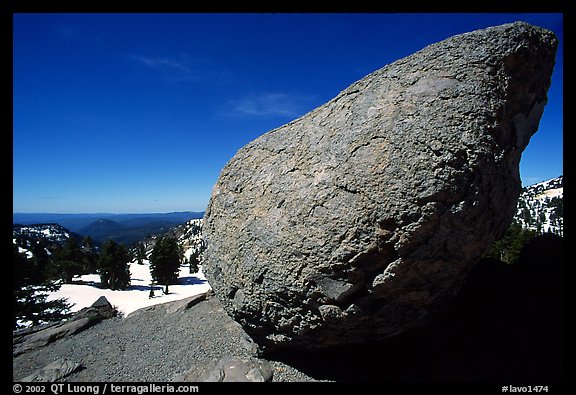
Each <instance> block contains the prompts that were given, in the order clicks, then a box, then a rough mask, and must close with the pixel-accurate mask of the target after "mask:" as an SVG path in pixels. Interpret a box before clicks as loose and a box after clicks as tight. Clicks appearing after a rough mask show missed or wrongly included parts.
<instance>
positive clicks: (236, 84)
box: [13, 14, 563, 213]
mask: <svg viewBox="0 0 576 395" xmlns="http://www.w3.org/2000/svg"><path fill="white" fill-rule="evenodd" d="M516 20H523V21H526V22H529V23H533V24H535V25H539V26H542V27H545V28H548V29H550V30H552V31H554V32H555V33H556V35H557V36H558V38H559V39H560V47H559V51H558V55H557V59H556V62H557V63H556V67H555V71H554V75H553V77H552V86H551V87H550V91H549V102H548V105H547V107H546V110H545V112H544V115H543V118H542V121H541V123H540V130H539V131H538V133H537V134H536V135H535V136H534V137H533V138H532V140H531V142H530V145H529V146H528V148H527V149H526V151H525V152H524V154H523V158H522V163H521V177H522V181H523V183H524V184H525V185H529V184H532V183H535V182H539V181H542V180H545V179H548V178H552V177H556V176H558V175H560V174H562V173H563V157H562V151H563V150H562V137H563V134H562V111H563V108H562V88H563V87H562V79H563V73H562V62H563V60H562V58H563V47H562V46H563V20H562V15H561V14H256V15H254V14H15V15H14V90H13V92H14V113H13V119H14V131H13V136H14V147H13V163H14V173H13V181H14V192H13V199H14V206H13V210H14V212H55V213H88V212H112V213H144V212H167V211H186V210H192V211H203V210H204V209H205V208H206V204H207V202H208V199H209V197H210V193H211V188H212V185H213V184H214V183H215V181H216V179H217V178H218V175H219V172H220V170H221V169H222V167H223V166H224V165H225V164H226V162H227V161H228V160H229V159H230V158H231V157H232V156H233V155H234V154H235V153H236V151H237V150H238V149H239V148H240V147H242V146H243V145H245V144H246V143H248V142H249V141H251V140H253V139H254V138H256V137H258V136H259V135H261V134H263V133H265V132H266V131H268V130H270V129H273V128H275V127H278V126H281V125H283V124H284V123H286V122H289V121H291V120H293V119H294V118H296V117H299V116H300V115H303V114H304V113H306V112H308V111H310V110H312V109H314V108H315V107H317V106H319V105H321V104H323V103H325V102H326V101H328V100H330V99H331V98H333V97H334V96H336V95H337V94H338V92H340V91H341V90H343V89H345V88H346V87H347V86H348V85H350V84H351V83H352V82H354V81H356V80H358V79H360V78H362V77H364V76H365V75H366V74H368V73H370V72H372V71H374V70H376V69H379V68H381V67H382V66H384V65H386V64H388V63H390V62H392V61H394V60H397V59H399V58H402V57H404V56H407V55H410V54H411V53H413V52H415V51H417V50H420V49H422V48H423V47H425V46H426V45H429V44H431V43H433V42H437V41H440V40H442V39H445V38H447V37H449V36H452V35H454V34H458V33H463V32H467V31H471V30H475V29H479V28H484V27H487V26H492V25H497V24H501V23H507V22H513V21H516Z"/></svg>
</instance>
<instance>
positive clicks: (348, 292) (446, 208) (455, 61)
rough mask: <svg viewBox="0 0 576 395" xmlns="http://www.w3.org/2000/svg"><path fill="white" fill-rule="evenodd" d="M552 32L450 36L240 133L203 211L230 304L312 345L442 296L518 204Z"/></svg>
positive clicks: (211, 256) (419, 318)
mask: <svg viewBox="0 0 576 395" xmlns="http://www.w3.org/2000/svg"><path fill="white" fill-rule="evenodd" d="M556 47H557V40H556V38H555V37H554V34H553V33H552V32H549V31H547V30H544V29H542V28H538V27H535V26H531V25H529V24H526V23H522V22H517V23H512V24H506V25H502V26H496V27H491V28H487V29H484V30H478V31H474V32H471V33H466V34H461V35H458V36H454V37H451V38H449V39H447V40H444V41H442V42H439V43H436V44H433V45H430V46H428V47H426V48H424V49H422V50H421V51H419V52H417V53H415V54H413V55H411V56H408V57H406V58H404V59H400V60H398V61H396V62H394V63H392V64H390V65H388V66H385V67H384V68H382V69H380V70H377V71H375V72H374V73H372V74H370V75H368V76H366V77H365V78H363V79H361V80H360V81H358V82H356V83H354V84H352V85H351V86H350V87H349V88H347V89H346V90H344V91H343V92H341V93H340V94H339V95H338V96H337V97H336V98H334V99H332V100H331V101H329V102H328V103H326V104H324V105H322V106H321V107H318V108H317V109H315V110H313V111H311V112H310V113H308V114H306V115H304V116H303V117H301V118H299V119H297V120H295V121H293V122H290V123H288V124H286V125H284V126H282V127H280V128H278V129H275V130H272V131H270V132H268V133H266V134H264V135H262V136H261V137H259V138H257V139H256V140H254V141H253V142H251V143H249V144H247V145H246V146H245V147H243V148H242V149H240V151H238V153H237V154H236V155H235V156H234V157H233V158H232V159H231V160H230V161H229V162H228V164H227V165H226V166H225V167H224V169H223V170H222V172H221V174H220V178H219V179H218V181H217V183H216V184H215V186H214V188H213V191H212V197H211V199H210V202H209V204H208V208H207V211H206V214H205V217H204V219H205V228H204V235H205V239H206V242H207V250H206V251H205V255H204V271H205V274H206V277H207V278H208V281H209V282H210V285H211V286H212V287H213V288H214V290H215V292H216V294H217V296H218V297H219V299H220V300H221V301H222V304H223V305H224V307H225V309H226V310H227V312H228V313H230V314H231V315H232V316H233V317H234V318H235V319H236V320H237V321H238V322H240V323H241V324H242V325H243V326H244V328H245V330H246V331H247V332H248V333H249V334H250V335H251V336H252V337H253V338H254V339H255V340H256V341H257V342H259V343H260V344H261V345H263V346H264V347H267V348H273V347H282V346H296V347H307V348H315V347H328V346H331V345H335V344H345V343H356V342H363V341H371V340H379V339H382V338H385V337H388V336H391V335H394V334H397V333H400V332H402V331H403V330H405V329H407V328H410V327H412V326H415V325H418V324H419V323H421V322H423V320H425V319H426V318H427V317H430V315H431V313H433V312H435V311H437V310H438V309H441V308H442V307H443V306H444V305H445V304H446V302H447V301H448V300H450V299H451V298H452V297H453V296H454V295H455V293H457V292H458V290H459V288H460V287H461V285H462V283H463V281H464V279H465V277H466V274H467V273H468V271H469V270H470V269H471V267H472V266H473V265H474V263H475V262H477V261H478V259H479V258H480V257H481V256H482V255H483V253H484V252H485V251H486V249H487V247H488V246H489V245H490V244H491V243H492V241H494V240H495V239H496V238H498V237H499V236H501V235H502V234H503V232H504V231H505V229H506V228H507V226H508V224H509V223H510V221H511V219H512V217H513V215H514V212H515V206H516V200H517V198H518V195H519V192H520V188H521V184H520V178H519V169H518V167H519V161H520V155H521V152H522V151H523V149H524V148H525V147H526V145H527V144H528V142H529V140H530V137H531V136H532V134H534V133H535V132H536V130H537V128H538V124H539V121H540V116H541V115H542V111H543V109H544V106H545V104H546V101H547V90H548V87H549V85H550V77H551V74H552V70H553V67H554V58H555V53H556ZM487 287H489V284H487Z"/></svg>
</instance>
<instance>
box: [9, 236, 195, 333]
mask: <svg viewBox="0 0 576 395" xmlns="http://www.w3.org/2000/svg"><path fill="white" fill-rule="evenodd" d="M26 243H27V245H28V251H29V254H30V256H26V255H25V254H24V253H23V252H20V251H19V248H18V245H17V244H13V266H14V272H13V273H14V310H13V312H14V314H13V328H14V329H16V328H18V327H21V326H22V325H23V323H26V324H27V325H29V324H32V325H37V324H40V323H43V322H50V321H60V320H62V319H65V318H68V317H69V316H70V313H69V310H70V307H71V306H70V304H69V303H68V302H67V301H66V300H65V299H57V300H51V301H47V300H46V299H47V297H48V294H49V293H51V292H54V291H57V290H58V289H59V288H60V286H61V284H65V283H72V282H73V279H74V277H75V276H79V275H84V274H93V273H97V274H98V275H99V276H100V287H101V288H103V289H112V290H125V289H128V288H129V287H130V267H129V263H130V262H132V261H134V260H136V261H137V262H138V263H139V264H143V260H144V259H146V252H145V250H144V246H143V245H142V244H139V245H138V246H137V247H136V249H135V251H134V252H133V251H130V250H128V249H127V248H126V247H125V246H124V245H122V244H118V243H116V242H115V241H113V240H109V241H107V242H105V243H104V244H103V245H102V246H101V248H100V249H98V248H97V247H96V246H95V245H94V243H93V241H92V239H91V238H90V237H89V236H87V237H85V238H84V239H83V240H82V241H81V242H78V240H77V239H75V238H73V237H70V238H69V239H68V240H67V241H66V242H65V243H64V244H63V245H50V244H49V243H48V242H47V241H45V240H43V239H33V238H30V239H28V240H26ZM199 253H200V251H195V252H194V253H192V255H191V256H190V260H186V258H185V257H184V251H183V250H182V247H181V246H180V245H179V244H178V241H177V240H176V238H174V237H172V236H165V237H161V238H159V239H158V240H157V241H156V244H155V246H154V248H153V250H152V252H151V254H150V273H151V275H152V279H153V282H154V283H156V284H162V285H164V286H165V289H164V292H165V293H168V292H169V289H168V286H169V285H171V284H176V283H177V282H178V274H179V271H180V266H181V265H183V264H188V265H189V268H190V273H196V272H198V263H199ZM152 286H153V284H151V287H152Z"/></svg>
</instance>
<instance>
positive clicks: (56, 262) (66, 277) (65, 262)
mask: <svg viewBox="0 0 576 395" xmlns="http://www.w3.org/2000/svg"><path fill="white" fill-rule="evenodd" d="M82 260H83V254H82V250H80V245H79V244H78V241H77V240H76V239H75V238H74V237H69V238H68V240H66V243H65V244H64V246H63V247H61V248H58V249H57V250H56V251H55V253H54V258H53V260H52V262H51V263H50V267H49V269H48V271H49V275H50V277H52V278H54V279H61V280H62V281H63V282H65V283H71V282H72V279H73V278H74V276H77V275H79V274H82V272H83V270H82V269H83V266H82Z"/></svg>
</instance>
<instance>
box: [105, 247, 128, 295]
mask: <svg viewBox="0 0 576 395" xmlns="http://www.w3.org/2000/svg"><path fill="white" fill-rule="evenodd" d="M129 262H130V256H129V254H128V251H127V250H126V248H125V247H124V246H123V245H120V244H118V243H116V242H115V241H114V240H109V241H107V242H106V243H104V245H103V246H102V251H101V252H100V256H99V258H98V272H99V273H100V281H101V283H102V288H110V289H112V290H122V289H126V288H128V287H129V286H130V268H129V266H128V263H129Z"/></svg>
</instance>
